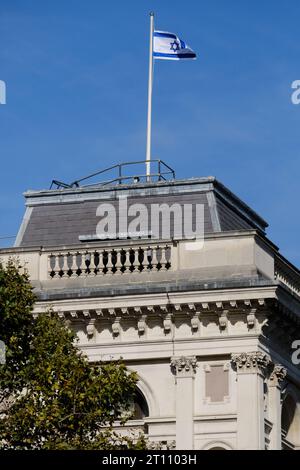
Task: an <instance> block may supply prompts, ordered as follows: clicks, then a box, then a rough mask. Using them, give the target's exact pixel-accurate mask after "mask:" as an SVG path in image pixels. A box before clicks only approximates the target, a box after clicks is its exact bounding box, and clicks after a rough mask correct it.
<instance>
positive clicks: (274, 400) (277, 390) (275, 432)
mask: <svg viewBox="0 0 300 470" xmlns="http://www.w3.org/2000/svg"><path fill="white" fill-rule="evenodd" d="M286 372H287V371H286V369H285V368H284V367H283V366H281V365H280V364H275V366H274V369H273V371H272V373H271V375H270V378H269V381H268V386H269V401H268V404H269V419H270V421H271V422H272V424H273V426H272V430H271V434H270V446H269V449H270V450H281V385H282V382H283V379H284V378H285V376H286Z"/></svg>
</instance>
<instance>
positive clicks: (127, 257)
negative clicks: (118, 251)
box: [124, 250, 131, 274]
mask: <svg viewBox="0 0 300 470" xmlns="http://www.w3.org/2000/svg"><path fill="white" fill-rule="evenodd" d="M124 267H125V271H124V274H128V273H130V267H131V263H130V250H126V254H125V262H124Z"/></svg>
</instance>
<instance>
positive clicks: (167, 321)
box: [163, 313, 172, 334]
mask: <svg viewBox="0 0 300 470" xmlns="http://www.w3.org/2000/svg"><path fill="white" fill-rule="evenodd" d="M163 327H164V332H165V334H168V333H170V332H171V330H172V314H171V313H168V315H166V317H165V318H164V319H163Z"/></svg>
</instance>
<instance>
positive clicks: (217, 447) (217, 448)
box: [208, 446, 227, 450]
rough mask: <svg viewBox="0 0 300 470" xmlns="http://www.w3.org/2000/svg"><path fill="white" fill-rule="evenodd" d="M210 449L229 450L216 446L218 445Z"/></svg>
mask: <svg viewBox="0 0 300 470" xmlns="http://www.w3.org/2000/svg"><path fill="white" fill-rule="evenodd" d="M208 450H227V449H225V448H224V447H219V446H216V447H211V448H210V449H208Z"/></svg>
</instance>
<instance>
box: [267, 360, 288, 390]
mask: <svg viewBox="0 0 300 470" xmlns="http://www.w3.org/2000/svg"><path fill="white" fill-rule="evenodd" d="M286 374H287V370H286V368H285V367H283V366H282V365H280V364H275V366H274V369H273V370H272V372H271V374H270V378H269V385H270V387H280V386H281V383H282V381H283V380H284V378H285V376H286Z"/></svg>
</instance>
